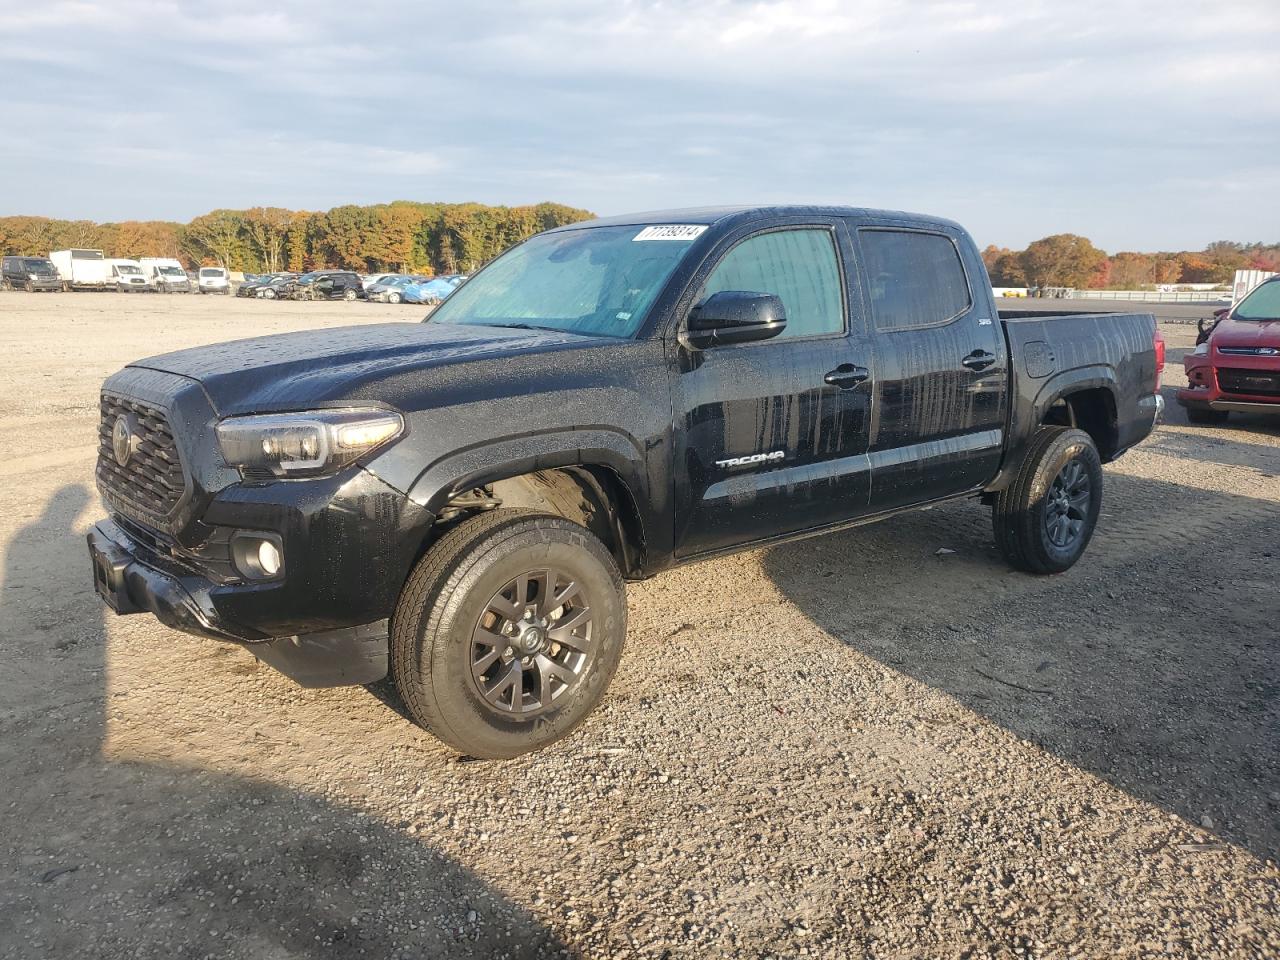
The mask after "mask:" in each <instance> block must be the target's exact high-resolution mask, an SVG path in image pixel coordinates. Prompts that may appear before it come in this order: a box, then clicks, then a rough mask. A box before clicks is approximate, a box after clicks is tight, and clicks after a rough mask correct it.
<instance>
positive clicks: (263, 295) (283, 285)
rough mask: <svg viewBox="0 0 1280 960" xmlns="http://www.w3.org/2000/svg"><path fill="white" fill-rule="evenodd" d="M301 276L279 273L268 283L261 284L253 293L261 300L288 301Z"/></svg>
mask: <svg viewBox="0 0 1280 960" xmlns="http://www.w3.org/2000/svg"><path fill="white" fill-rule="evenodd" d="M299 276H300V275H299V274H296V273H278V274H276V275H275V276H274V277H273V278H271V279H270V280H268V281H267V282H265V283H262V284H259V285H258V286H257V288H256V289H255V290H254V291H253V295H254V296H255V297H257V298H258V299H260V300H276V299H281V300H283V299H287V298H288V297H289V296H291V294H292V292H293V287H294V284H296V283H297V281H298V278H299Z"/></svg>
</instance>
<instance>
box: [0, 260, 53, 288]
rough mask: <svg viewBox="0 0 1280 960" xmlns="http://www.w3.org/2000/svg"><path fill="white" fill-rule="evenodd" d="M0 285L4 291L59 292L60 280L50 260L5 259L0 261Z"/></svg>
mask: <svg viewBox="0 0 1280 960" xmlns="http://www.w3.org/2000/svg"><path fill="white" fill-rule="evenodd" d="M0 283H2V284H3V285H4V289H6V290H26V291H28V292H30V293H37V292H39V291H41V290H61V289H62V279H61V278H60V277H59V276H58V269H57V267H55V266H54V265H53V261H52V260H48V259H46V258H45V257H5V258H4V259H3V261H0Z"/></svg>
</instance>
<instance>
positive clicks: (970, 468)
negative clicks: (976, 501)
mask: <svg viewBox="0 0 1280 960" xmlns="http://www.w3.org/2000/svg"><path fill="white" fill-rule="evenodd" d="M857 237H858V249H859V251H860V253H861V257H860V258H859V263H860V267H861V270H862V275H863V287H864V289H865V291H866V296H867V299H868V301H869V302H868V315H869V320H870V323H871V326H872V327H873V329H874V337H875V352H876V378H877V379H876V387H875V391H876V393H875V417H874V419H873V422H872V425H871V436H870V442H869V446H868V453H869V456H870V458H871V505H872V508H873V510H875V511H877V512H878V511H881V510H890V509H893V508H895V507H901V506H906V505H909V504H914V503H925V502H928V501H929V500H935V499H938V498H940V497H945V496H949V495H951V494H954V493H961V492H963V491H966V490H972V489H974V488H975V487H978V486H981V485H982V484H983V483H986V482H987V481H988V480H990V479H991V478H992V477H994V476H995V475H996V472H997V471H998V470H999V468H1000V459H1001V456H1002V454H1003V449H1004V428H1005V412H1006V393H1007V390H1008V364H1007V356H1006V348H1005V343H1004V336H1003V333H1002V332H1001V326H1000V318H999V317H998V316H995V315H994V314H993V312H992V308H991V297H990V295H989V294H988V293H987V292H986V291H985V290H982V289H979V288H977V287H975V286H974V284H973V283H971V282H970V278H981V277H983V276H985V274H983V272H982V271H981V268H980V265H978V264H974V263H970V264H966V263H965V261H964V256H965V254H964V253H962V251H969V252H971V250H972V244H969V243H961V242H960V241H961V239H962V236H953V235H950V234H947V233H945V232H941V231H939V229H938V228H937V227H936V226H931V227H929V228H928V229H913V228H911V227H909V226H905V225H902V226H879V225H872V226H870V227H867V226H864V227H863V228H861V229H859V230H858V231H857Z"/></svg>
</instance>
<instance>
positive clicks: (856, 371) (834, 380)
mask: <svg viewBox="0 0 1280 960" xmlns="http://www.w3.org/2000/svg"><path fill="white" fill-rule="evenodd" d="M870 376H871V371H870V370H868V369H867V368H866V367H859V366H857V365H855V364H852V363H842V364H840V366H838V367H836V368H835V369H834V370H832V371H831V372H830V373H828V374H827V375H826V376H825V377H823V378H822V379H823V382H824V383H829V384H831V385H832V386H833V387H839V388H840V389H841V390H851V389H852V388H854V387H856V386H857V385H858V384H860V383H862V381H863V380H866V379H867V378H868V377H870Z"/></svg>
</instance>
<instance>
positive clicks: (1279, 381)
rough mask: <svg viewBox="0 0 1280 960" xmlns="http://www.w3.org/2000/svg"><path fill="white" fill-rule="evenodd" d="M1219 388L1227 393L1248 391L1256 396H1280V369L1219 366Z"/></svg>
mask: <svg viewBox="0 0 1280 960" xmlns="http://www.w3.org/2000/svg"><path fill="white" fill-rule="evenodd" d="M1218 388H1219V389H1221V390H1224V391H1225V392H1227V393H1247V394H1252V395H1254V396H1256V397H1280V371H1277V372H1272V371H1270V370H1242V369H1239V368H1237V367H1219V368H1218Z"/></svg>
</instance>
